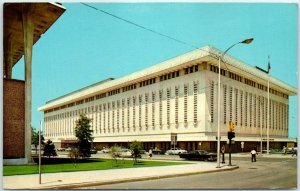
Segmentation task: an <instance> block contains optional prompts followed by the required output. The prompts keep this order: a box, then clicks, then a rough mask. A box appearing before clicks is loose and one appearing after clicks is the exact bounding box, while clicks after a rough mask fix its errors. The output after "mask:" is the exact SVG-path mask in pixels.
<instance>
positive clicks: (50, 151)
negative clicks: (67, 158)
mask: <svg viewBox="0 0 300 191" xmlns="http://www.w3.org/2000/svg"><path fill="white" fill-rule="evenodd" d="M43 156H48V157H49V158H50V156H57V154H56V150H55V145H54V144H53V142H52V141H51V140H50V139H49V140H48V141H47V142H46V144H45V146H44V153H43Z"/></svg>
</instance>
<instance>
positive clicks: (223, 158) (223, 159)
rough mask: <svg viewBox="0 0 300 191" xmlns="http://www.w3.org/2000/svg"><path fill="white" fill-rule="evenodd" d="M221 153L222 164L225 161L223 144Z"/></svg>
mask: <svg viewBox="0 0 300 191" xmlns="http://www.w3.org/2000/svg"><path fill="white" fill-rule="evenodd" d="M221 153H222V164H224V163H225V146H224V145H222V148H221Z"/></svg>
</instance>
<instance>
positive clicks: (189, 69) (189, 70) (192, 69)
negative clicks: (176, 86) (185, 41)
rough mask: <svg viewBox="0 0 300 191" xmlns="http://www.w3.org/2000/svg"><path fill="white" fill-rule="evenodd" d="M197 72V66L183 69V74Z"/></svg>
mask: <svg viewBox="0 0 300 191" xmlns="http://www.w3.org/2000/svg"><path fill="white" fill-rule="evenodd" d="M197 71H198V65H195V66H191V67H188V68H185V69H184V74H191V73H194V72H197Z"/></svg>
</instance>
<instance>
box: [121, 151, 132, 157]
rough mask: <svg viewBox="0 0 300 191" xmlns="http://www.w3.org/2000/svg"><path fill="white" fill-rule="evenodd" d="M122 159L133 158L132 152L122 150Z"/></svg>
mask: <svg viewBox="0 0 300 191" xmlns="http://www.w3.org/2000/svg"><path fill="white" fill-rule="evenodd" d="M119 154H120V157H124V158H125V157H132V151H131V150H130V149H122V150H121V152H120V153H119Z"/></svg>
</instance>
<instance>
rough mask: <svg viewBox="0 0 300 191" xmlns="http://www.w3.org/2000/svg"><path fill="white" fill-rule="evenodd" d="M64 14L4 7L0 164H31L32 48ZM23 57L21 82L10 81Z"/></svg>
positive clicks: (50, 6)
mask: <svg viewBox="0 0 300 191" xmlns="http://www.w3.org/2000/svg"><path fill="white" fill-rule="evenodd" d="M64 11H65V8H64V7H62V6H61V5H60V4H59V3H4V4H3V54H4V56H3V58H4V60H3V127H4V128H3V164H26V163H30V162H32V161H31V84H32V83H31V68H32V67H31V65H32V51H33V50H32V47H33V45H34V43H36V42H37V41H38V40H39V39H40V38H41V36H42V34H44V33H45V32H46V31H47V30H48V29H49V28H50V27H51V25H52V24H53V23H54V22H55V21H56V20H57V19H58V18H59V17H60V16H61V15H62V14H63V13H64ZM22 56H24V65H25V80H24V81H23V80H15V79H12V69H13V67H14V65H15V64H16V63H17V62H18V61H19V60H20V59H21V58H22Z"/></svg>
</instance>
